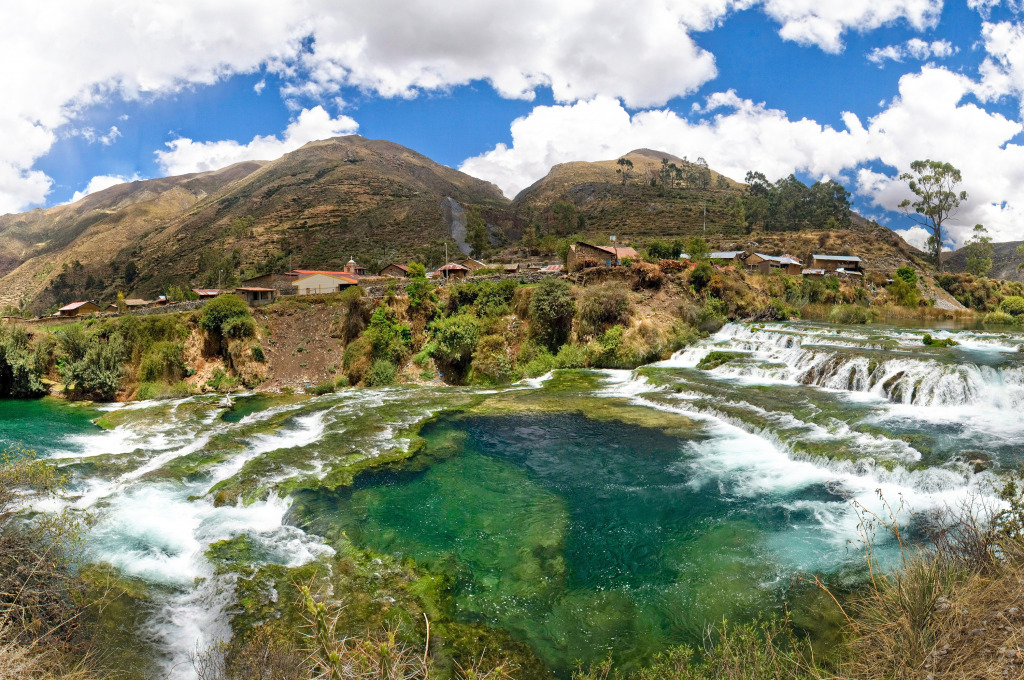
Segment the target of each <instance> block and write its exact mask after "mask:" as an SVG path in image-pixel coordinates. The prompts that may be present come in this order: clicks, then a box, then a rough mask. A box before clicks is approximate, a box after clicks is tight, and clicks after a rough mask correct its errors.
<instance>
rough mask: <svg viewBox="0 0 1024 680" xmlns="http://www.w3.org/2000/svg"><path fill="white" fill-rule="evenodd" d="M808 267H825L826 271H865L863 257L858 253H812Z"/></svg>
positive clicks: (859, 272)
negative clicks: (862, 263) (862, 262)
mask: <svg viewBox="0 0 1024 680" xmlns="http://www.w3.org/2000/svg"><path fill="white" fill-rule="evenodd" d="M807 269H824V270H825V271H826V272H836V273H840V274H857V275H859V274H861V273H863V271H864V270H863V268H862V266H861V259H860V258H859V257H857V256H856V255H811V256H810V258H809V259H808V262H807ZM840 270H842V271H840Z"/></svg>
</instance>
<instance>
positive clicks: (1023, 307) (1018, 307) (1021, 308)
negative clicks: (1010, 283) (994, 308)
mask: <svg viewBox="0 0 1024 680" xmlns="http://www.w3.org/2000/svg"><path fill="white" fill-rule="evenodd" d="M999 311H1000V312H1002V313H1004V314H1009V315H1011V316H1020V315H1021V314H1024V297H1019V296H1016V295H1011V296H1010V297H1005V298H1003V301H1002V302H1000V303H999Z"/></svg>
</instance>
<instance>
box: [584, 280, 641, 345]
mask: <svg viewBox="0 0 1024 680" xmlns="http://www.w3.org/2000/svg"><path fill="white" fill-rule="evenodd" d="M631 316H632V304H631V303H630V301H629V291H627V290H626V289H625V287H624V286H623V285H622V284H621V283H618V282H615V281H606V282H605V283H602V284H600V285H597V286H592V287H590V288H587V289H585V290H584V291H583V294H582V295H581V296H580V302H579V311H578V313H577V317H578V319H579V335H580V336H585V335H598V334H600V333H601V332H603V331H604V330H605V329H606V328H608V327H610V326H614V325H615V324H626V323H628V322H629V319H630V317H631Z"/></svg>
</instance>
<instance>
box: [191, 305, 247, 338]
mask: <svg viewBox="0 0 1024 680" xmlns="http://www.w3.org/2000/svg"><path fill="white" fill-rule="evenodd" d="M249 316H250V314H249V306H248V305H247V304H245V301H244V300H242V298H240V297H238V296H236V295H220V296H218V297H215V298H213V299H212V300H210V301H209V302H207V303H206V305H205V306H204V307H203V312H202V314H201V315H200V316H199V326H200V328H202V329H203V330H205V331H209V332H211V333H217V334H221V335H223V333H224V324H225V323H227V322H228V321H230V320H231V319H233V318H235V317H249Z"/></svg>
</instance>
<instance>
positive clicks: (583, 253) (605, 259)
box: [565, 241, 640, 272]
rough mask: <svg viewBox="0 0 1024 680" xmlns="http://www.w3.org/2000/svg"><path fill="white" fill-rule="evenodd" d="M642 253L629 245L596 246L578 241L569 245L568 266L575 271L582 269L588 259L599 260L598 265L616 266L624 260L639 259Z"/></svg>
mask: <svg viewBox="0 0 1024 680" xmlns="http://www.w3.org/2000/svg"><path fill="white" fill-rule="evenodd" d="M639 259H640V254H639V253H637V252H636V251H635V250H633V249H632V248H630V247H628V246H595V245H592V244H590V243H584V242H583V241H577V242H576V243H574V244H572V245H571V246H569V255H568V256H567V257H566V263H565V264H566V267H567V268H568V270H569V271H571V272H574V271H578V270H580V269H582V268H583V267H584V265H585V263H586V262H587V260H592V261H594V262H597V264H598V266H604V267H616V266H618V265H621V264H622V261H623V260H639Z"/></svg>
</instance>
